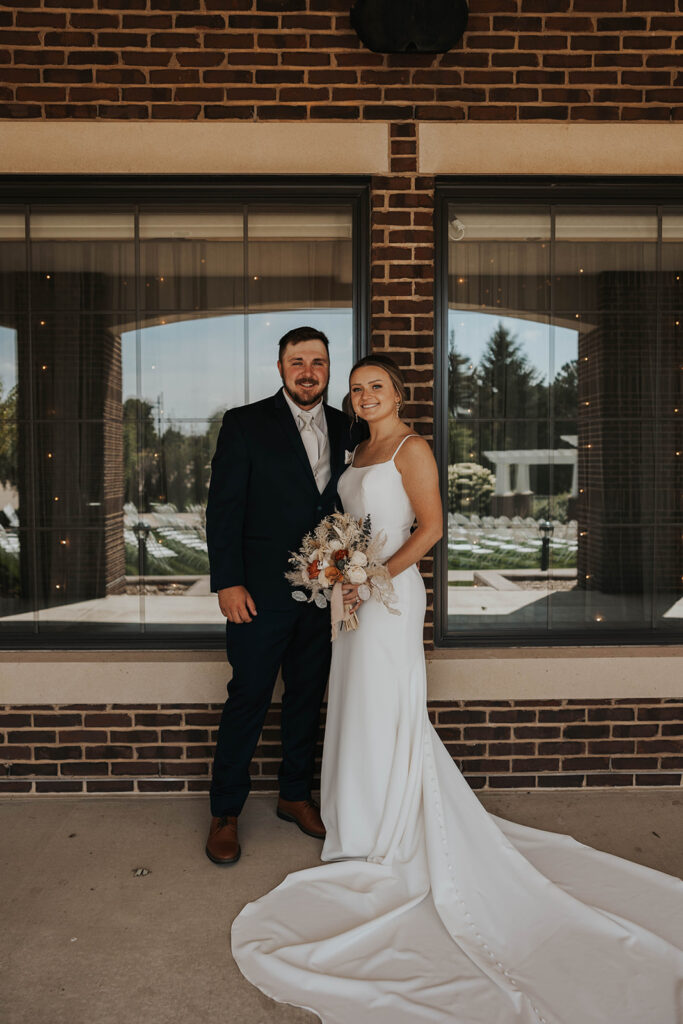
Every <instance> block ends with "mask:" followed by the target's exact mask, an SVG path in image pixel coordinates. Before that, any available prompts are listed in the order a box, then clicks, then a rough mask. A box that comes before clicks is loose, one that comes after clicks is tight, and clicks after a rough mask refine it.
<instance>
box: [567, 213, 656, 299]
mask: <svg viewBox="0 0 683 1024" xmlns="http://www.w3.org/2000/svg"><path fill="white" fill-rule="evenodd" d="M555 238H556V244H555V246H554V251H553V307H554V309H555V310H567V311H577V312H581V313H584V311H587V310H605V309H608V310H617V311H622V312H624V311H626V310H632V311H639V312H641V313H643V312H644V311H645V310H646V309H647V308H648V307H652V309H653V311H654V309H655V307H656V297H655V296H656V270H657V244H656V243H657V214H656V211H654V210H649V211H648V210H642V211H634V210H630V209H623V210H607V211H604V212H600V211H598V210H595V209H585V210H581V209H578V210H558V211H557V212H556V215H555Z"/></svg>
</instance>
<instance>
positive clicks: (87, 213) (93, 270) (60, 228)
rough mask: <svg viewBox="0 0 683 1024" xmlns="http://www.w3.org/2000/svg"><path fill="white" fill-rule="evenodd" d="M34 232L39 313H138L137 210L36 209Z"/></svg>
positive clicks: (35, 305)
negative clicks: (116, 310)
mask: <svg viewBox="0 0 683 1024" xmlns="http://www.w3.org/2000/svg"><path fill="white" fill-rule="evenodd" d="M30 232H31V303H32V306H33V308H34V309H36V310H41V311H42V310H45V311H48V310H66V309H73V310H96V309H97V310H108V309H112V310H113V309H134V308H135V248H134V242H133V239H134V218H133V212H132V210H111V211H103V210H102V209H101V208H100V209H98V208H92V209H87V208H85V209H84V208H83V207H79V208H76V209H73V210H50V209H47V208H44V209H41V208H34V209H33V210H32V211H31V217H30Z"/></svg>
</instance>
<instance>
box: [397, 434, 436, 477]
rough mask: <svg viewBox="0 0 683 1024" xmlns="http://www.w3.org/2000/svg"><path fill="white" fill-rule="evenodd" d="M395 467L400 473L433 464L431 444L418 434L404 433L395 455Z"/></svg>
mask: <svg viewBox="0 0 683 1024" xmlns="http://www.w3.org/2000/svg"><path fill="white" fill-rule="evenodd" d="M394 461H395V463H396V468H397V469H399V470H400V471H401V472H402V473H404V472H406V471H407V472H410V471H411V470H414V469H418V468H422V467H424V466H425V465H430V466H431V465H433V464H434V455H433V453H432V449H431V446H430V444H429V442H428V441H426V440H425V439H424V437H420V435H419V434H406V436H405V438H404V439H403V441H402V443H401V447H400V448H399V450H398V451H397V453H396V457H395V460H394Z"/></svg>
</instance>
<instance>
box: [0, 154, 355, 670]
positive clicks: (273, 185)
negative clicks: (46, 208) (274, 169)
mask: <svg viewBox="0 0 683 1024" xmlns="http://www.w3.org/2000/svg"><path fill="white" fill-rule="evenodd" d="M370 188H371V179H370V178H369V177H368V176H365V175H362V176H361V175H334V176H330V175H327V176H325V175H310V176H308V175H220V174H210V175H196V174H182V175H174V174H167V175H150V174H147V175H140V174H131V175H76V174H74V175H71V174H62V175H50V176H47V175H40V174H27V175H12V174H5V175H0V197H1V198H0V206H2V207H4V208H5V209H7V208H9V207H11V206H12V205H14V204H17V205H20V204H21V205H23V206H28V205H31V204H36V205H38V204H39V205H41V206H42V205H50V206H51V207H53V208H55V207H59V206H60V205H64V206H73V205H75V204H79V203H83V204H84V205H87V204H93V203H102V204H103V205H109V204H111V205H117V204H119V205H120V204H121V203H127V204H130V205H135V204H141V205H142V204H146V203H149V202H153V203H154V204H155V205H157V204H160V203H168V204H173V203H178V204H181V203H187V204H193V203H194V204H197V205H201V206H206V205H207V204H210V203H221V204H248V203H273V204H277V205H280V206H282V207H283V208H286V207H288V206H301V205H302V204H304V203H305V204H307V205H312V206H316V205H326V206H327V205H333V204H335V203H350V205H351V210H352V244H353V293H352V295H353V297H352V311H353V330H354V353H353V355H354V360H355V359H358V358H360V357H361V356H363V355H366V354H367V352H368V350H369V338H370ZM29 312H30V308H29ZM96 628H97V627H94V628H90V629H88V628H84V629H82V630H81V631H79V630H78V629H77V628H76V627H74V628H73V629H69V633H68V636H65V637H64V638H63V639H62V638H60V637H58V636H55V635H54V634H52V635H50V636H49V637H47V636H45V635H43V636H41V634H40V633H39V632H38V633H33V634H31V636H30V637H27V638H26V641H25V642H20V641H18V640H17V638H16V635H15V636H14V637H12V638H7V639H5V637H4V636H3V630H2V623H1V621H0V651H3V652H17V653H21V652H24V651H27V650H43V651H44V650H54V651H60V652H64V651H156V650H193V651H218V650H223V649H224V647H225V639H224V636H223V634H222V632H221V630H220V629H216V628H215V627H214V628H213V629H211V630H202V629H197V631H196V632H193V633H192V634H186V635H185V636H181V637H174V636H172V635H170V634H167V633H163V634H161V633H159V634H156V635H155V634H154V633H152V632H150V633H148V634H144V633H141V634H139V635H137V636H136V635H135V634H134V633H133V631H132V630H131V633H130V634H129V635H127V636H125V635H124V636H121V637H120V638H119V637H117V636H114V635H112V636H110V637H102V636H100V637H89V636H88V633H89V632H94V630H95V629H96Z"/></svg>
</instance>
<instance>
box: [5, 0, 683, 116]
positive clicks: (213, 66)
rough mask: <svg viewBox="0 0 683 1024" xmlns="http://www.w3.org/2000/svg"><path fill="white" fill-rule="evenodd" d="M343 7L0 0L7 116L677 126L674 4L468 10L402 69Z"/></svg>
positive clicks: (680, 98)
mask: <svg viewBox="0 0 683 1024" xmlns="http://www.w3.org/2000/svg"><path fill="white" fill-rule="evenodd" d="M677 3H678V6H677ZM350 6H351V0H75V2H74V3H71V4H62V3H60V0H24V2H23V3H19V4H11V5H10V4H9V3H6V2H5V0H3V3H2V4H1V5H0V28H1V29H2V40H1V41H0V62H1V63H2V65H3V66H4V67H3V74H2V76H1V79H2V82H3V87H2V92H1V94H0V103H1V104H2V105H1V106H0V117H19V118H42V117H48V118H72V117H76V118H134V119H136V120H141V119H147V118H171V119H207V120H211V119H236V118H239V119H246V120H255V119H256V120H273V119H279V120H301V119H304V118H311V119H325V120H330V119H343V120H354V119H366V120H382V121H396V122H403V121H412V120H438V121H443V120H451V121H452V120H465V119H469V120H485V121H508V120H516V119H520V120H536V119H550V120H588V121H595V120H599V121H614V120H625V121H632V120H642V119H644V120H650V121H653V120H659V121H669V120H680V119H681V118H682V117H683V87H682V78H681V65H680V51H681V40H682V39H683V30H682V28H681V18H680V11H681V7H680V0H553V2H552V3H551V4H548V3H545V2H543V0H477V2H476V3H472V5H471V13H470V21H469V25H468V30H467V32H466V34H465V37H464V40H463V41H462V42H461V43H460V44H459V46H458V47H457V48H456V49H454V50H452V51H451V52H449V53H447V54H440V55H431V54H427V55H415V54H409V55H405V56H403V55H401V56H386V55H382V54H375V53H370V52H369V51H368V50H366V49H365V48H364V47H363V46H362V44H361V43H360V41H359V39H358V37H357V36H356V34H355V32H354V31H353V30H352V28H351V24H350V20H349V8H350ZM548 8H551V10H550V11H549V10H548Z"/></svg>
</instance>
